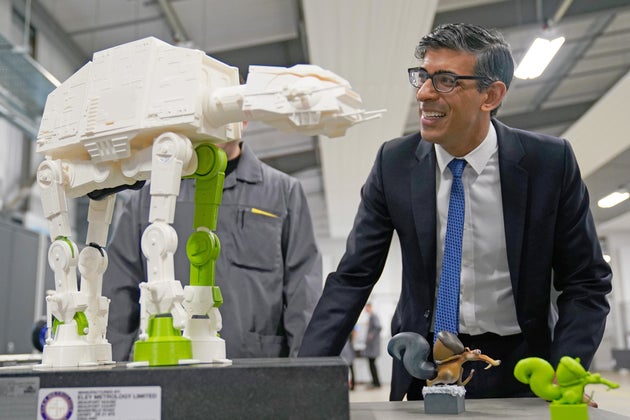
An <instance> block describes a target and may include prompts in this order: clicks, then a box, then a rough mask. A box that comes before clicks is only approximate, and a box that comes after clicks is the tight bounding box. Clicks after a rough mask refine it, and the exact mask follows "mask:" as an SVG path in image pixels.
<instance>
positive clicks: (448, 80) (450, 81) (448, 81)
mask: <svg viewBox="0 0 630 420" xmlns="http://www.w3.org/2000/svg"><path fill="white" fill-rule="evenodd" d="M438 82H439V83H441V84H443V85H444V86H453V85H454V84H455V79H454V78H452V77H450V76H438Z"/></svg>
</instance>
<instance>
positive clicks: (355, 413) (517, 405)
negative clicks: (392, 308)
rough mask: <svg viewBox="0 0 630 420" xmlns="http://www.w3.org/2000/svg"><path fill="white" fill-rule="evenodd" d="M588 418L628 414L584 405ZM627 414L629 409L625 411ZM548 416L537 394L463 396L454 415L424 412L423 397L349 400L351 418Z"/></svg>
mask: <svg viewBox="0 0 630 420" xmlns="http://www.w3.org/2000/svg"><path fill="white" fill-rule="evenodd" d="M588 414H589V420H622V419H630V417H629V416H623V415H621V414H617V413H613V412H610V411H606V410H602V409H601V408H592V407H589V409H588ZM628 414H629V415H630V413H628ZM421 418H422V419H425V418H426V419H437V418H441V419H444V418H452V419H480V420H481V419H486V420H487V419H549V418H550V415H549V403H547V402H546V401H544V400H542V399H540V398H502V399H475V400H473V399H470V400H466V409H465V411H464V412H463V413H460V414H458V415H450V414H449V415H447V414H425V413H424V402H423V401H394V402H373V403H352V404H350V419H351V420H404V419H414V420H418V419H421Z"/></svg>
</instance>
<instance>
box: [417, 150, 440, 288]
mask: <svg viewBox="0 0 630 420" xmlns="http://www.w3.org/2000/svg"><path fill="white" fill-rule="evenodd" d="M416 159H417V162H416V164H415V166H414V167H413V168H412V170H411V207H412V211H413V220H414V224H415V228H416V234H417V235H418V244H419V246H420V254H421V257H422V262H423V265H424V267H426V268H427V269H428V270H429V272H428V273H426V274H428V275H429V276H430V277H429V278H433V279H434V278H435V258H436V255H435V252H436V251H435V247H436V244H435V243H436V213H435V211H436V210H435V208H436V207H435V165H436V161H435V151H434V149H433V144H431V143H429V142H427V141H424V140H420V143H418V148H417V149H416Z"/></svg>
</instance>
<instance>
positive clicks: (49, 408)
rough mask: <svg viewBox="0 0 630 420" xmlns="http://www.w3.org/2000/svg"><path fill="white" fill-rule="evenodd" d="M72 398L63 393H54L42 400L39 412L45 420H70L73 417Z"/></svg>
mask: <svg viewBox="0 0 630 420" xmlns="http://www.w3.org/2000/svg"><path fill="white" fill-rule="evenodd" d="M72 410H73V405H72V398H70V396H69V395H68V394H66V393H65V392H62V391H54V392H51V393H50V394H48V395H46V397H44V399H43V400H42V405H41V406H40V407H39V411H40V413H41V415H42V418H43V419H44V420H63V419H65V420H68V419H69V418H70V416H72Z"/></svg>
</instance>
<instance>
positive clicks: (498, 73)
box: [415, 23, 514, 116]
mask: <svg viewBox="0 0 630 420" xmlns="http://www.w3.org/2000/svg"><path fill="white" fill-rule="evenodd" d="M440 48H446V49H449V50H454V51H464V52H467V53H470V54H474V55H475V56H476V57H477V59H476V61H475V68H474V70H473V73H474V76H480V77H483V79H481V80H479V81H478V85H477V86H478V89H479V90H480V91H481V90H483V89H485V88H487V87H488V86H490V84H492V82H494V81H497V80H500V81H502V82H503V83H505V86H506V87H507V88H508V89H509V87H510V83H511V82H512V77H513V76H514V58H513V57H512V52H511V51H510V46H509V45H508V43H507V42H506V41H505V39H504V38H503V35H501V33H500V32H498V31H496V30H494V29H488V28H484V27H483V26H479V25H472V24H468V23H446V24H442V25H439V26H438V27H436V28H435V29H434V30H433V31H432V32H430V33H428V34H427V35H425V36H424V37H422V39H421V40H420V43H419V44H418V46H417V47H416V54H415V55H416V58H418V59H419V60H420V61H422V60H423V59H424V56H425V54H426V53H427V51H428V50H437V49H440ZM497 109H498V107H497V108H495V109H494V110H492V113H491V115H492V116H494V115H495V114H496V112H497Z"/></svg>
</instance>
